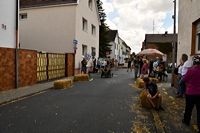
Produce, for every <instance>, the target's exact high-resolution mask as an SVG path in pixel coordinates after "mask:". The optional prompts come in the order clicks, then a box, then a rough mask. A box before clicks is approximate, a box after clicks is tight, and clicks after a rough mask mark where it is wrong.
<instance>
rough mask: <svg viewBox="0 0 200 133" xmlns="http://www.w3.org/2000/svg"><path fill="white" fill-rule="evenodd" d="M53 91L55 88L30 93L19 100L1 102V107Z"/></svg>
mask: <svg viewBox="0 0 200 133" xmlns="http://www.w3.org/2000/svg"><path fill="white" fill-rule="evenodd" d="M52 89H53V87H51V88H48V89H44V90H41V91H37V92H33V93H30V94H27V95H23V96H20V97H18V98H14V99H11V100H8V101H5V102H1V103H0V107H1V106H4V105H7V104H10V103H13V102H16V101H20V100H23V99H25V98H28V97H31V96H35V95H38V94H41V93H44V92H47V91H49V90H52Z"/></svg>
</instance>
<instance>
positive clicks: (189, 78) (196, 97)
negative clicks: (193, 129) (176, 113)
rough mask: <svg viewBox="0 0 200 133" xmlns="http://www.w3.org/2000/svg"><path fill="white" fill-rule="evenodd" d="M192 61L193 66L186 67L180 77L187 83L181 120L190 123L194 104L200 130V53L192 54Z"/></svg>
mask: <svg viewBox="0 0 200 133" xmlns="http://www.w3.org/2000/svg"><path fill="white" fill-rule="evenodd" d="M193 63H194V67H193V68H191V69H188V71H187V73H186V74H185V76H184V77H183V79H182V80H183V82H185V83H187V89H186V93H185V94H186V97H185V98H186V106H185V114H184V119H183V120H182V122H183V123H184V124H186V125H189V124H190V119H191V114H192V110H193V108H194V105H196V109H197V125H198V128H199V130H200V78H199V75H200V55H197V56H194V58H193ZM199 133H200V131H199Z"/></svg>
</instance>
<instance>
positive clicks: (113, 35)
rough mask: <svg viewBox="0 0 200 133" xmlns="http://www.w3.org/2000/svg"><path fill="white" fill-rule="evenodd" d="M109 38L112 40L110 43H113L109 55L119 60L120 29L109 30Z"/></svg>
mask: <svg viewBox="0 0 200 133" xmlns="http://www.w3.org/2000/svg"><path fill="white" fill-rule="evenodd" d="M108 38H109V39H110V40H111V41H110V43H109V44H111V45H112V46H111V50H112V51H111V54H110V55H108V56H110V58H111V59H117V60H119V48H120V47H119V35H118V30H110V29H109V32H108Z"/></svg>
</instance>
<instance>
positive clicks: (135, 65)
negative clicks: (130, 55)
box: [134, 57, 140, 78]
mask: <svg viewBox="0 0 200 133" xmlns="http://www.w3.org/2000/svg"><path fill="white" fill-rule="evenodd" d="M139 66H140V62H139V59H138V57H136V58H135V60H134V71H135V78H138V71H139Z"/></svg>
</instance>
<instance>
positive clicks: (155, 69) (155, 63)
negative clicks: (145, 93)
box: [153, 60, 158, 78]
mask: <svg viewBox="0 0 200 133" xmlns="http://www.w3.org/2000/svg"><path fill="white" fill-rule="evenodd" d="M157 67H158V62H157V60H155V61H154V62H153V73H154V78H155V77H157V75H158V71H157Z"/></svg>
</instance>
